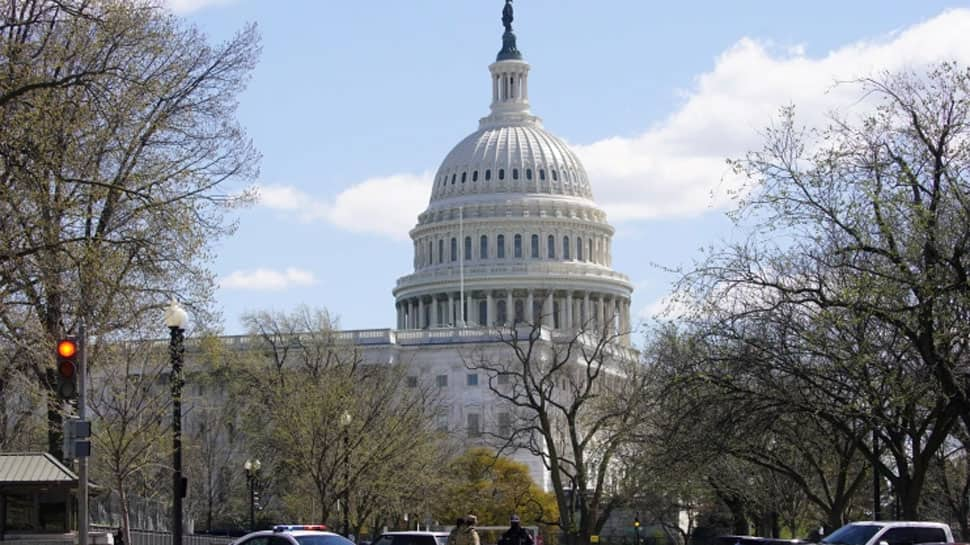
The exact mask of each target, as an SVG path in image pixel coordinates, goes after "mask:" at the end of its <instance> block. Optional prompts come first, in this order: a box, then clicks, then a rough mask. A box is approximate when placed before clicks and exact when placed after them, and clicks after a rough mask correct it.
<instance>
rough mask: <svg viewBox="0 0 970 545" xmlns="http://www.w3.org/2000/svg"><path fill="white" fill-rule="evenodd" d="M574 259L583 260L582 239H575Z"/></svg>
mask: <svg viewBox="0 0 970 545" xmlns="http://www.w3.org/2000/svg"><path fill="white" fill-rule="evenodd" d="M576 259H577V260H578V261H582V260H583V239H581V238H579V237H576Z"/></svg>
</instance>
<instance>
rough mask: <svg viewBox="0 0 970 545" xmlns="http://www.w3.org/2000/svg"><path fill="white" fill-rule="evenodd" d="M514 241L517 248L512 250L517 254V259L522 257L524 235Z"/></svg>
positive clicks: (516, 237)
mask: <svg viewBox="0 0 970 545" xmlns="http://www.w3.org/2000/svg"><path fill="white" fill-rule="evenodd" d="M512 240H513V242H512V244H513V245H514V246H515V248H514V249H513V250H512V251H513V252H515V254H514V255H515V257H516V258H520V257H522V235H515V238H514V239H512Z"/></svg>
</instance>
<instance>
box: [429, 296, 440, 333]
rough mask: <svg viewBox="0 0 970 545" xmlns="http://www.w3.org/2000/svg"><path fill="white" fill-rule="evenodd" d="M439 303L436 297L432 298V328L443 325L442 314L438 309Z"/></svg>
mask: <svg viewBox="0 0 970 545" xmlns="http://www.w3.org/2000/svg"><path fill="white" fill-rule="evenodd" d="M439 306H440V305H439V301H438V297H437V296H436V295H432V296H431V327H438V326H440V325H441V314H440V309H439V308H438V307H439Z"/></svg>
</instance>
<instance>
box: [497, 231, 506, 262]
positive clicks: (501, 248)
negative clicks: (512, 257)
mask: <svg viewBox="0 0 970 545" xmlns="http://www.w3.org/2000/svg"><path fill="white" fill-rule="evenodd" d="M495 241H496V248H495V254H496V256H495V257H498V258H499V259H505V235H499V236H498V238H497V239H496V240H495Z"/></svg>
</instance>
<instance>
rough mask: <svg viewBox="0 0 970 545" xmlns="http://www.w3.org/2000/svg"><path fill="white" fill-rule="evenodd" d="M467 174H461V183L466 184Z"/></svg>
mask: <svg viewBox="0 0 970 545" xmlns="http://www.w3.org/2000/svg"><path fill="white" fill-rule="evenodd" d="M467 174H468V173H467V172H462V173H461V183H465V176H466V175H467Z"/></svg>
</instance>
